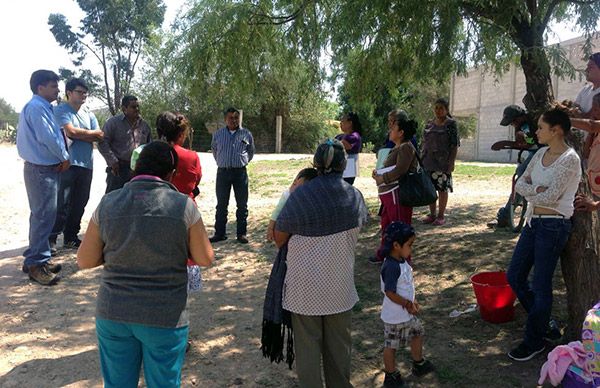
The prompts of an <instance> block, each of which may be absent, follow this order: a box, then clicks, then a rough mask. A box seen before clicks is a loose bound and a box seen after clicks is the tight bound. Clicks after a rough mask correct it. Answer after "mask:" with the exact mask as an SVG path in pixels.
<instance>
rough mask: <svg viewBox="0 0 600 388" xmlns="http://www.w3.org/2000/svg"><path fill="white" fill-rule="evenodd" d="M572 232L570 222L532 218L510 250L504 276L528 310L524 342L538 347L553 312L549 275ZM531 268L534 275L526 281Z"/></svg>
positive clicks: (550, 278)
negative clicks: (506, 270) (510, 255)
mask: <svg viewBox="0 0 600 388" xmlns="http://www.w3.org/2000/svg"><path fill="white" fill-rule="evenodd" d="M570 233H571V221H570V220H569V219H562V218H533V219H532V220H531V226H529V225H525V227H524V228H523V230H522V231H521V236H520V237H519V241H518V242H517V245H516V247H515V251H514V252H513V256H512V260H511V262H510V265H509V267H508V272H507V277H508V282H509V283H510V286H511V288H512V289H513V291H514V292H515V294H517V297H518V298H519V302H521V305H522V306H523V307H524V308H525V310H526V311H527V324H526V327H525V339H524V341H523V342H524V343H525V345H527V346H528V347H529V348H531V349H539V348H540V347H541V346H542V345H543V344H544V340H543V336H544V334H545V333H546V330H547V329H548V322H549V320H550V314H551V312H552V277H553V275H554V269H555V268H556V263H557V261H558V257H559V256H560V254H561V252H562V250H563V249H564V247H565V244H566V243H567V239H568V238H569V234H570ZM532 267H533V278H532V281H531V283H529V281H528V276H529V273H530V272H531V268H532Z"/></svg>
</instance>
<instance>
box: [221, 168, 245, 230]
mask: <svg viewBox="0 0 600 388" xmlns="http://www.w3.org/2000/svg"><path fill="white" fill-rule="evenodd" d="M231 187H233V194H234V195H235V203H236V205H237V211H236V212H235V217H236V219H237V235H238V236H241V235H245V234H246V228H247V225H248V173H247V172H246V167H241V168H221V167H219V168H218V169H217V182H216V189H217V213H216V215H215V236H225V234H226V233H227V207H228V206H229V196H230V194H231Z"/></svg>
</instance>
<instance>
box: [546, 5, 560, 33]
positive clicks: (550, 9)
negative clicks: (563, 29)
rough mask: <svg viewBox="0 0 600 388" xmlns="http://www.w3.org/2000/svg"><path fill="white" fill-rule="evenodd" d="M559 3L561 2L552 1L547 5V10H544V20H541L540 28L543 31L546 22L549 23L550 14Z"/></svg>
mask: <svg viewBox="0 0 600 388" xmlns="http://www.w3.org/2000/svg"><path fill="white" fill-rule="evenodd" d="M560 2H561V0H552V1H551V2H550V4H548V8H546V14H545V15H544V18H543V19H542V26H543V27H544V29H545V28H546V26H547V25H548V22H550V18H551V17H552V14H553V13H554V9H555V8H556V6H557V5H558V4H559V3H560Z"/></svg>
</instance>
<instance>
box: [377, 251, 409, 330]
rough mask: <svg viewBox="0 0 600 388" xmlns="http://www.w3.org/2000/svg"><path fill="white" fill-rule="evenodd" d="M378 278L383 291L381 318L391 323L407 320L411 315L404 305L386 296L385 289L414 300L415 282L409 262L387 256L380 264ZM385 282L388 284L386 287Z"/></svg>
mask: <svg viewBox="0 0 600 388" xmlns="http://www.w3.org/2000/svg"><path fill="white" fill-rule="evenodd" d="M379 279H380V281H381V292H383V303H382V305H381V320H382V321H383V322H385V323H389V324H392V325H396V324H399V323H403V322H408V321H409V320H410V319H411V318H412V317H413V315H412V314H410V313H409V312H408V311H407V310H406V309H405V308H404V307H402V306H400V305H399V304H398V303H395V302H394V301H392V300H391V299H390V298H388V297H387V295H386V294H385V291H386V288H387V289H388V290H389V291H394V292H395V293H396V294H398V295H400V296H401V297H403V298H404V299H407V300H410V301H414V300H415V284H414V281H413V271H412V267H411V266H410V264H408V263H407V262H406V261H402V262H400V261H398V260H395V259H393V258H391V257H387V258H386V259H385V261H384V263H383V265H382V266H381V276H380V277H379ZM394 280H395V282H394ZM394 283H395V286H394ZM386 284H387V285H388V286H387V287H386Z"/></svg>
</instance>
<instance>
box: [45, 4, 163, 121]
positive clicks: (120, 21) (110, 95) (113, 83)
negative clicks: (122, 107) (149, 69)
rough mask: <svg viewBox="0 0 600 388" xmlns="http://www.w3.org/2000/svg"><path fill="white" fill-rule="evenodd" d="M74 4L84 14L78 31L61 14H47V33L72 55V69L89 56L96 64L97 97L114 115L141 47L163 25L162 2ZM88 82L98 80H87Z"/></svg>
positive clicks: (127, 85)
mask: <svg viewBox="0 0 600 388" xmlns="http://www.w3.org/2000/svg"><path fill="white" fill-rule="evenodd" d="M77 3H78V4H79V7H80V8H81V9H82V10H83V12H84V13H85V16H84V17H83V19H82V20H81V21H80V24H79V26H78V28H77V29H75V28H73V27H72V26H71V25H70V24H69V22H68V20H67V19H66V17H65V16H64V15H61V14H51V15H50V16H49V17H48V24H49V25H50V31H51V32H52V34H53V35H54V38H55V39H56V41H57V42H58V44H59V45H61V46H62V47H64V48H65V49H67V50H68V52H69V54H71V55H72V56H73V59H72V62H73V65H75V66H76V67H81V66H82V64H83V60H84V59H85V58H86V57H87V56H88V55H89V54H91V55H92V56H93V57H94V58H95V60H97V61H98V63H99V64H100V65H101V67H102V76H101V78H100V80H101V82H102V89H103V93H102V95H100V96H98V97H100V98H101V99H102V100H104V101H105V102H106V103H107V105H108V107H109V109H110V111H111V113H112V114H113V115H114V114H116V112H117V108H118V101H119V100H120V99H121V97H122V96H123V95H124V94H126V93H128V92H129V87H130V84H131V81H132V79H133V76H134V74H135V67H136V65H137V62H138V59H139V56H140V54H141V52H142V49H143V46H144V44H146V43H147V42H148V41H149V40H150V39H151V37H152V35H153V34H154V33H155V32H156V30H157V29H159V28H160V26H161V24H162V22H163V19H164V13H165V6H164V4H163V2H162V0H78V1H77ZM89 80H98V79H97V78H94V77H88V81H89ZM96 86H98V84H96Z"/></svg>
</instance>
